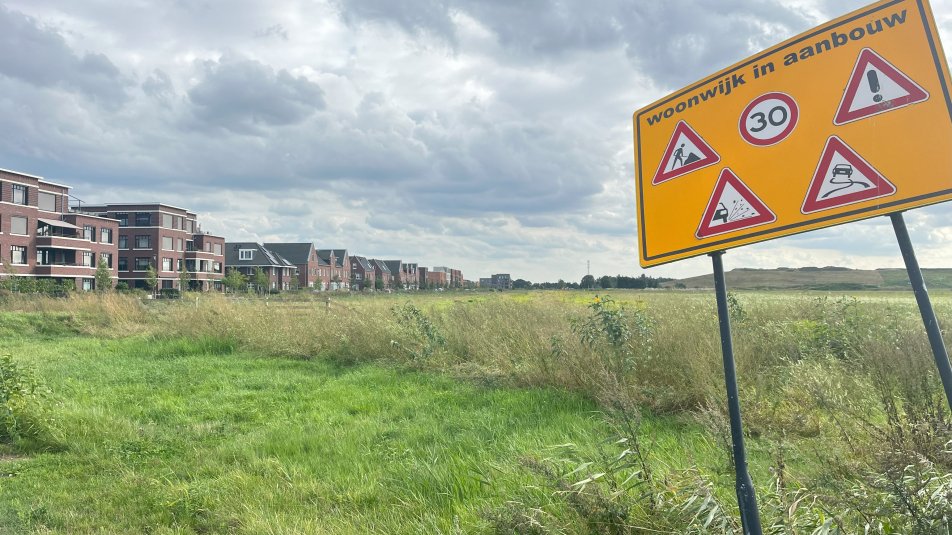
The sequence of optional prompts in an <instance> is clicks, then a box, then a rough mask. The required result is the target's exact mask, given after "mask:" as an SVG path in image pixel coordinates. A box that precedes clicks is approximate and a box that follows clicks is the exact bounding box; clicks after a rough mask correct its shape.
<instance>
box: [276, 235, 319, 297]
mask: <svg viewBox="0 0 952 535" xmlns="http://www.w3.org/2000/svg"><path fill="white" fill-rule="evenodd" d="M264 247H265V248H266V249H268V250H269V251H272V252H274V253H277V254H278V255H280V256H282V257H284V258H285V259H286V260H289V261H290V262H291V263H292V264H294V273H295V275H297V278H298V280H297V284H296V285H295V284H294V283H293V281H292V284H291V287H292V289H293V288H313V289H315V290H321V289H322V288H323V287H322V286H321V278H320V274H319V273H320V272H321V271H322V268H329V267H330V264H328V263H326V262H325V263H324V265H323V266H322V265H321V261H320V259H319V257H318V256H317V249H315V248H314V244H313V243H265V244H264ZM328 271H330V269H328Z"/></svg>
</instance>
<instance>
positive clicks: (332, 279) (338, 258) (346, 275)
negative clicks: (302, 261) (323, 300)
mask: <svg viewBox="0 0 952 535" xmlns="http://www.w3.org/2000/svg"><path fill="white" fill-rule="evenodd" d="M317 256H318V258H320V259H321V260H323V261H324V263H325V265H324V266H322V268H321V269H322V272H325V273H326V275H324V276H322V277H321V280H322V281H323V283H324V287H323V288H322V289H324V290H346V289H348V288H350V255H349V254H347V249H318V250H317Z"/></svg>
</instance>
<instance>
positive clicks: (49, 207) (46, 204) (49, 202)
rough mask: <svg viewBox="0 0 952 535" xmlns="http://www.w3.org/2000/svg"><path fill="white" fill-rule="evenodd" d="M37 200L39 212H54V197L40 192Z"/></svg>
mask: <svg viewBox="0 0 952 535" xmlns="http://www.w3.org/2000/svg"><path fill="white" fill-rule="evenodd" d="M37 200H38V202H37V205H38V206H39V208H40V210H46V211H47V212H55V211H56V195H53V194H52V193H47V192H45V191H41V192H40V193H39V197H38V199H37Z"/></svg>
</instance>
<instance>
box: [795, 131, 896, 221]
mask: <svg viewBox="0 0 952 535" xmlns="http://www.w3.org/2000/svg"><path fill="white" fill-rule="evenodd" d="M893 193H896V186H894V185H892V183H891V182H889V181H888V180H886V177H884V176H883V175H881V174H880V173H879V171H877V170H876V169H873V166H872V165H870V164H869V162H867V161H866V160H864V159H863V158H862V157H861V156H860V155H859V154H857V153H856V151H854V150H853V149H851V148H850V147H849V145H847V144H846V143H844V142H843V140H842V139H840V138H838V137H836V136H830V139H827V140H826V147H824V148H823V154H822V155H821V156H820V163H819V164H817V166H816V172H815V173H814V174H813V180H812V181H811V182H810V189H808V190H807V196H806V198H804V199H803V207H802V208H800V211H801V212H803V213H804V214H810V213H813V212H819V211H821V210H829V209H830V208H836V207H837V206H845V205H847V204H853V203H857V202H862V201H868V200H869V199H876V198H879V197H886V196H889V195H892V194H893Z"/></svg>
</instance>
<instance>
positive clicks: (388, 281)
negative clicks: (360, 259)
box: [370, 258, 394, 288]
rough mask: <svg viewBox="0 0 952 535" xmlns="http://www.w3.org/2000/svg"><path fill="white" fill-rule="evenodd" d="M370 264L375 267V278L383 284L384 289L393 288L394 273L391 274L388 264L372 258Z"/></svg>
mask: <svg viewBox="0 0 952 535" xmlns="http://www.w3.org/2000/svg"><path fill="white" fill-rule="evenodd" d="M370 264H371V265H373V267H374V276H375V277H376V278H377V279H379V280H380V281H381V282H382V283H383V287H384V288H391V287H393V284H394V282H393V273H391V272H390V268H389V267H387V263H386V262H384V261H383V260H378V259H376V258H372V259H371V260H370Z"/></svg>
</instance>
